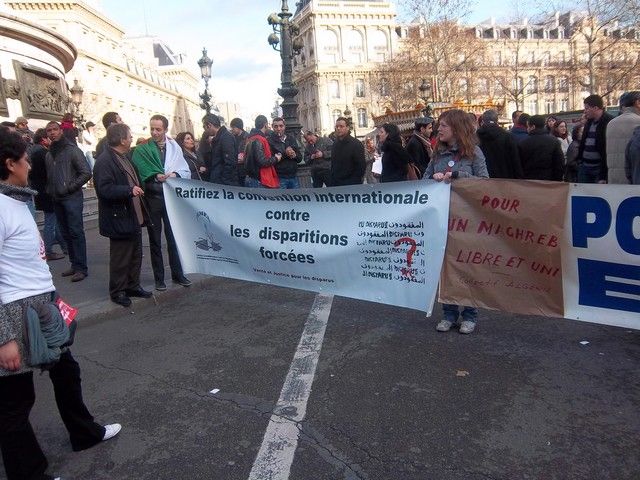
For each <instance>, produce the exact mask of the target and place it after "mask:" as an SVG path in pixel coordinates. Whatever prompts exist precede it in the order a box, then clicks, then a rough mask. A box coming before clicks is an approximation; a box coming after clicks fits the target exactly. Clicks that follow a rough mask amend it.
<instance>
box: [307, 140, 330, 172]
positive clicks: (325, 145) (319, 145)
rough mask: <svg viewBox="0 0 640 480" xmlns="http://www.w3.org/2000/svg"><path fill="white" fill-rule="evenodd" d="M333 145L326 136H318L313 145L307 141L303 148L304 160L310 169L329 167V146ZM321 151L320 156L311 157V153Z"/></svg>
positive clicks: (328, 168) (325, 168)
mask: <svg viewBox="0 0 640 480" xmlns="http://www.w3.org/2000/svg"><path fill="white" fill-rule="evenodd" d="M332 147H333V142H332V141H331V139H330V138H326V137H318V140H316V143H314V144H313V145H312V144H310V143H307V145H306V147H305V148H304V162H305V163H306V164H307V165H309V166H311V171H318V170H330V169H331V148H332ZM318 151H320V152H322V157H320V158H311V154H313V153H316V152H318Z"/></svg>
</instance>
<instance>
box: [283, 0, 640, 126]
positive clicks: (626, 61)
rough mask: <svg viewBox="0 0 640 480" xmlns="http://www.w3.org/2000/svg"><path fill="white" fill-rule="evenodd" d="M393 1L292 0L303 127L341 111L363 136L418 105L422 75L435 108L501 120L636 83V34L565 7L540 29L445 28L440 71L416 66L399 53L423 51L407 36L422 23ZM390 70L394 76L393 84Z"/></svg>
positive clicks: (521, 25) (609, 98)
mask: <svg viewBox="0 0 640 480" xmlns="http://www.w3.org/2000/svg"><path fill="white" fill-rule="evenodd" d="M394 3H395V2H393V3H392V1H390V0H369V1H367V0H303V1H301V2H298V10H297V11H296V14H295V15H294V17H293V21H294V22H295V23H296V25H297V26H298V27H299V28H300V35H301V36H302V39H303V40H304V50H303V52H302V53H301V54H300V55H298V56H297V57H295V59H294V64H295V66H294V72H293V79H294V82H295V83H296V85H297V87H298V89H299V94H298V96H297V100H298V104H299V107H298V117H299V120H300V123H301V124H302V125H303V126H304V128H306V129H311V130H318V131H320V132H322V133H323V134H326V133H328V132H330V131H332V130H333V124H334V120H335V118H336V117H337V116H339V115H341V114H343V113H344V111H345V110H347V111H350V112H351V115H352V116H353V119H354V124H355V127H356V129H357V133H358V135H359V136H362V135H364V134H365V133H368V132H369V131H370V130H371V128H372V127H373V121H372V117H373V116H380V115H382V114H384V113H385V111H388V109H391V110H405V109H407V111H409V110H411V111H413V110H414V109H415V108H416V104H419V103H422V98H421V93H420V91H419V89H418V86H419V85H420V84H421V81H422V79H426V82H427V84H428V85H429V91H428V95H427V96H428V98H429V100H428V101H429V103H431V104H433V105H434V106H437V107H438V108H439V109H442V108H447V106H450V107H454V106H455V107H459V108H464V109H467V110H476V108H473V107H474V106H475V107H477V106H486V105H494V106H495V107H496V108H499V109H500V110H501V114H502V115H503V117H504V118H505V120H506V119H507V118H509V116H510V113H511V112H512V111H513V110H516V109H519V110H524V111H526V112H527V113H530V114H548V113H553V112H560V111H570V110H579V109H582V106H583V104H582V100H583V98H584V97H586V96H587V95H589V94H590V93H592V92H594V93H599V94H601V95H603V96H604V98H605V102H606V103H608V104H610V105H616V104H617V102H618V98H619V96H620V95H621V94H622V92H624V91H628V90H630V89H638V87H639V85H640V31H638V30H637V29H634V28H630V27H624V26H623V25H622V24H621V22H616V21H611V19H609V21H608V22H607V23H606V24H605V25H603V24H598V23H597V22H596V23H595V24H594V23H593V22H592V19H590V18H589V17H587V16H586V15H585V14H584V13H577V12H571V11H569V12H565V13H556V14H554V15H551V16H549V17H548V18H546V19H545V20H543V21H541V22H539V23H532V22H529V21H528V20H526V19H525V20H523V21H520V22H517V23H508V24H507V23H499V22H496V21H495V20H494V19H489V20H487V21H485V22H481V23H479V24H477V25H467V26H465V25H460V24H453V25H451V27H452V28H454V29H455V30H456V31H457V32H459V33H460V35H459V36H460V37H463V39H462V40H461V39H460V38H452V37H455V34H451V32H450V31H447V29H446V28H444V32H442V31H441V32H440V35H441V38H440V40H439V41H438V43H439V44H440V43H444V44H443V45H439V46H440V47H443V46H444V47H445V48H448V49H449V52H448V53H449V55H447V56H448V60H449V61H450V63H451V65H449V67H451V68H449V71H448V73H447V74H446V75H443V74H442V72H443V71H444V70H446V68H434V67H433V65H431V66H429V59H428V58H427V60H423V61H421V62H415V61H412V60H411V58H410V57H408V56H406V55H404V53H405V52H407V51H409V49H412V48H413V49H414V51H420V50H421V49H424V48H430V47H429V46H428V42H424V41H422V42H420V41H416V39H415V35H416V34H417V35H418V36H420V35H423V34H424V32H425V31H426V29H425V28H424V25H422V24H420V23H419V22H415V23H410V24H402V23H399V22H398V21H397V19H396V13H395V8H394ZM594 25H597V28H595V27H594ZM605 27H606V28H605ZM441 30H442V29H441ZM412 33H413V40H412ZM462 34H464V36H463V35H462ZM467 35H468V36H467ZM589 38H590V39H591V40H589V41H592V45H591V46H592V48H591V50H592V53H591V54H589V48H588V40H587V39H589ZM412 42H413V43H412ZM461 42H463V43H464V45H463V44H462V43H461ZM468 44H473V45H471V46H470V45H468ZM417 45H420V46H419V47H418V46H417ZM463 47H465V48H463ZM476 47H477V48H476ZM462 50H465V52H464V53H463V52H462ZM452 52H453V54H450V53H452ZM462 57H464V58H462ZM407 58H409V60H408V61H407ZM414 58H415V55H414ZM425 58H426V57H425ZM432 58H433V56H432ZM394 62H395V63H394ZM403 62H404V63H403ZM392 71H396V72H401V74H398V75H396V78H393V77H394V75H393V74H392V73H391V72H392ZM386 73H388V74H389V75H388V78H384V77H385V74H386ZM384 80H387V81H388V84H386V83H385V82H384ZM392 97H400V98H399V99H398V98H392ZM397 100H399V101H397ZM399 104H401V105H402V106H400V107H399V106H398V105H399Z"/></svg>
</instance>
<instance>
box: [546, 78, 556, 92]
mask: <svg viewBox="0 0 640 480" xmlns="http://www.w3.org/2000/svg"><path fill="white" fill-rule="evenodd" d="M555 87H556V79H555V77H554V76H553V75H547V76H546V77H544V91H545V92H547V93H552V92H554V91H555V89H556V88H555Z"/></svg>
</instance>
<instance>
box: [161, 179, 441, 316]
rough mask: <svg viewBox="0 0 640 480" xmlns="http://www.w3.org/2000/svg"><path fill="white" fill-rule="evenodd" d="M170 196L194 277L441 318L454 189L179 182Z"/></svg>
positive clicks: (168, 190)
mask: <svg viewBox="0 0 640 480" xmlns="http://www.w3.org/2000/svg"><path fill="white" fill-rule="evenodd" d="M164 189H165V202H166V205H167V211H168V214H169V219H170V221H171V226H172V229H173V232H174V235H175V238H176V242H177V244H178V250H179V253H180V259H181V262H182V267H183V270H184V271H185V272H197V273H204V274H209V275H217V276H223V277H229V278H236V279H241V280H249V281H254V282H262V283H269V284H273V285H279V286H283V287H291V288H299V289H303V290H311V291H315V292H326V293H332V294H336V295H342V296H345V297H350V298H357V299H362V300H369V301H373V302H378V303H386V304H390V305H396V306H402V307H407V308H412V309H416V310H422V311H425V312H427V313H428V314H430V313H431V310H432V307H433V302H434V299H435V295H436V289H437V285H438V280H439V274H440V268H441V265H442V258H443V255H444V248H445V242H446V234H447V232H446V226H447V218H448V215H449V194H450V187H449V185H446V184H443V183H440V184H438V183H434V182H399V183H392V184H384V185H381V184H378V185H356V186H351V187H334V188H325V189H300V190H269V189H247V188H241V187H230V186H224V185H216V184H211V183H205V182H199V181H193V180H186V179H171V180H170V181H169V182H167V183H166V184H165V187H164Z"/></svg>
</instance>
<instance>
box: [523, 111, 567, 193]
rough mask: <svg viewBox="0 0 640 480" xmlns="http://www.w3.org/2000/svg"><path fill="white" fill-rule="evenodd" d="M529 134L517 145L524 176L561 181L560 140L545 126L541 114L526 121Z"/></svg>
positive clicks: (532, 178) (562, 168)
mask: <svg viewBox="0 0 640 480" xmlns="http://www.w3.org/2000/svg"><path fill="white" fill-rule="evenodd" d="M527 124H528V126H529V136H528V137H527V138H525V139H524V140H522V141H521V142H520V144H519V145H518V147H519V150H520V160H521V161H522V169H523V172H524V178H526V179H529V180H555V181H557V182H561V181H562V174H563V172H564V155H563V153H562V148H561V147H560V141H559V140H558V139H557V138H556V137H554V136H553V135H549V132H547V130H546V129H545V128H544V127H545V118H544V116H542V115H533V116H532V117H530V118H529V120H528V122H527Z"/></svg>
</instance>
